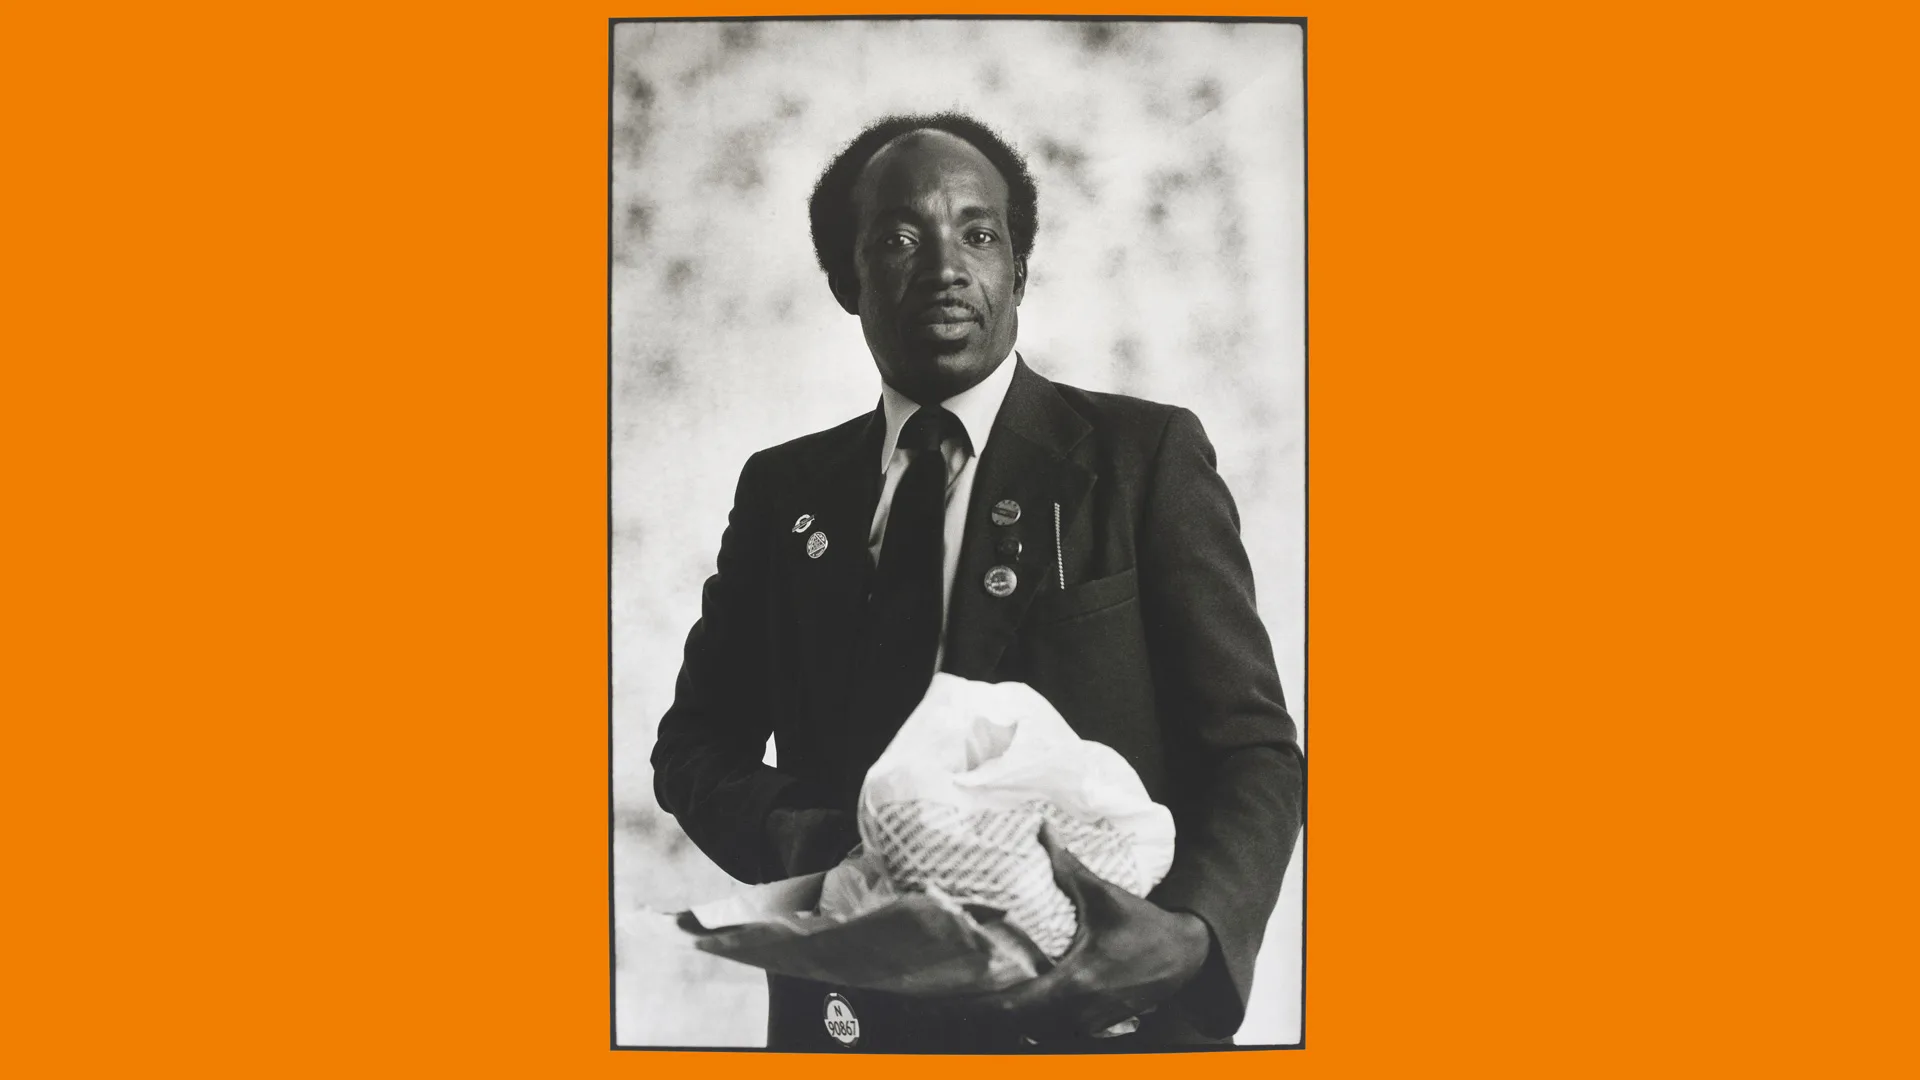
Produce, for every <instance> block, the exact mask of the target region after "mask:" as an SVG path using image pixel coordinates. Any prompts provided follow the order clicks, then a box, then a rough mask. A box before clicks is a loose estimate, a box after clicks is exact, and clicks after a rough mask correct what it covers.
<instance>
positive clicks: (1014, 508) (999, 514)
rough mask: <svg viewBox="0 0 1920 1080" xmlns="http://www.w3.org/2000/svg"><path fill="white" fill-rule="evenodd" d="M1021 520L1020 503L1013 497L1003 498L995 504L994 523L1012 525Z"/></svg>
mask: <svg viewBox="0 0 1920 1080" xmlns="http://www.w3.org/2000/svg"><path fill="white" fill-rule="evenodd" d="M1019 520H1020V504H1019V503H1017V502H1014V501H1013V500H1012V499H1001V500H1000V501H999V502H997V503H994V504H993V523H994V524H995V525H1011V524H1013V523H1014V522H1016V521H1019Z"/></svg>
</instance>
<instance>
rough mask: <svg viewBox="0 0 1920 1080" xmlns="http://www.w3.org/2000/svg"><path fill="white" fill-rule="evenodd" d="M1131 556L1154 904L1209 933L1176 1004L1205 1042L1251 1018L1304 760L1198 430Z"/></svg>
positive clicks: (1156, 474) (1177, 429)
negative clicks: (1156, 728) (1165, 853)
mask: <svg viewBox="0 0 1920 1080" xmlns="http://www.w3.org/2000/svg"><path fill="white" fill-rule="evenodd" d="M1142 530H1143V532H1142V540H1141V545H1140V549H1139V565H1140V580H1141V603H1142V615H1143V616H1144V618H1145V620H1146V624H1147V633H1148V647H1149V654H1150V656H1151V657H1152V663H1153V669H1154V682H1155V692H1156V695H1157V697H1158V708H1159V711H1160V715H1161V716H1162V718H1163V724H1164V728H1165V737H1166V741H1167V758H1168V762H1167V763H1168V766H1169V776H1170V777H1171V778H1173V783H1172V784H1171V785H1170V789H1171V790H1172V791H1173V792H1174V793H1175V794H1174V796H1173V798H1174V802H1175V805H1173V806H1172V807H1170V809H1172V811H1173V814H1174V820H1175V825H1176V828H1177V830H1178V840H1177V842H1176V848H1175V853H1174V861H1173V867H1172V869H1171V870H1170V871H1169V872H1168V874H1167V877H1166V879H1165V880H1163V881H1162V882H1161V883H1160V885H1159V887H1158V888H1156V889H1155V890H1154V892H1153V896H1152V899H1153V900H1154V901H1155V902H1156V903H1158V904H1160V905H1161V906H1162V907H1165V908H1168V909H1171V910H1180V911H1189V912H1192V913H1193V914H1195V915H1198V916H1199V917H1200V918H1201V919H1202V920H1203V921H1205V922H1206V924H1207V926H1208V928H1209V929H1210V930H1211V931H1212V932H1213V941H1214V948H1213V952H1212V955H1211V956H1209V957H1208V960H1207V963H1206V966H1205V968H1204V969H1203V970H1202V972H1201V974H1200V975H1199V976H1198V977H1197V978H1196V979H1195V980H1194V982H1192V983H1190V984H1189V985H1188V986H1187V987H1186V988H1184V989H1183V990H1182V991H1181V992H1180V994H1179V995H1178V997H1177V1002H1178V1004H1180V1005H1181V1006H1182V1011H1184V1012H1185V1013H1186V1014H1187V1015H1188V1016H1189V1018H1190V1019H1191V1020H1192V1021H1193V1022H1194V1024H1195V1025H1196V1026H1197V1027H1198V1028H1200V1030H1201V1031H1202V1032H1204V1033H1205V1034H1207V1035H1209V1036H1214V1037H1224V1036H1227V1035H1230V1034H1232V1033H1233V1032H1234V1031H1235V1030H1237V1029H1238V1028H1239V1026H1240V1023H1241V1021H1242V1020H1243V1019H1244V1018H1245V1016H1246V1007H1247V994H1248V991H1249V990H1250V988H1251V986H1252V982H1253V964H1254V958H1255V956H1256V955H1257V953H1258V952H1259V949H1260V940H1261V937H1262V935H1263V934H1264V933H1265V931H1266V925H1267V920H1268V918H1269V917H1270V916H1271V914H1272V912H1273V907H1274V904H1275V902H1276V901H1277V900H1278V899H1279V895H1280V879H1281V876H1282V875H1283V874H1284V873H1285V871H1286V866H1287V861H1288V859H1289V857H1290V856H1291V855H1292V852H1293V845H1294V841H1295V839H1296V837H1297V836H1298V834H1299V832H1300V827H1301V823H1302V816H1303V814H1304V812H1305V782H1306V775H1305V761H1304V759H1303V758H1302V756H1301V753H1300V748H1299V744H1298V741H1297V738H1296V733H1295V729H1294V724H1293V719H1292V717H1290V716H1288V715H1287V709H1286V704H1285V702H1284V700H1283V699H1282V697H1281V690H1280V676H1279V673H1278V671H1277V670H1276V668H1275V666H1274V659H1273V646H1272V644H1271V642H1270V641H1269V640H1268V637H1267V632H1266V628H1265V627H1264V626H1263V625H1262V624H1261V622H1260V616H1259V613H1258V611H1257V610H1256V609H1255V606H1254V592H1253V569H1252V566H1251V564H1250V563H1249V562H1248V560H1247V552H1246V548H1245V546H1244V545H1243V544H1242V543H1241V539H1240V518H1239V513H1238V511H1237V510H1236V509H1235V507H1234V504H1233V498H1232V496H1231V495H1230V494H1228V492H1227V488H1226V484H1225V483H1224V482H1223V481H1222V480H1221V478H1220V474H1219V472H1218V471H1217V469H1216V468H1215V457H1214V450H1213V445H1212V444H1211V443H1210V442H1209V441H1208V440H1207V436H1206V433H1205V431H1204V430H1202V428H1201V426H1200V421H1199V420H1198V419H1197V418H1196V417H1195V416H1194V415H1193V414H1192V413H1190V412H1187V411H1185V410H1183V409H1176V410H1174V412H1173V415H1172V416H1171V418H1170V419H1169V420H1168V422H1167V425H1166V428H1165V429H1164V431H1163V433H1162V436H1161V445H1160V450H1159V452H1158V454H1157V455H1156V458H1155V463H1154V466H1153V470H1152V481H1151V486H1150V488H1149V489H1148V493H1147V503H1146V506H1145V519H1144V522H1143V525H1142Z"/></svg>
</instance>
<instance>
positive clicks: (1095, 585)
mask: <svg viewBox="0 0 1920 1080" xmlns="http://www.w3.org/2000/svg"><path fill="white" fill-rule="evenodd" d="M609 49H610V56H609V69H608V81H609V87H608V90H609V109H610V114H609V139H608V142H609V145H608V165H609V180H608V183H609V192H608V244H609V256H608V257H609V268H608V290H609V296H608V308H609V310H608V319H609V373H608V378H609V404H608V410H609V415H608V442H609V445H608V453H609V457H610V461H609V469H610V475H609V492H608V499H609V507H608V517H609V521H608V529H609V545H610V549H609V551H610V553H609V557H610V560H611V565H610V567H609V575H610V583H609V587H610V597H611V599H610V612H609V635H610V639H609V648H610V652H611V656H610V672H611V686H610V698H611V721H610V723H611V733H610V738H611V755H612V775H611V777H610V802H611V806H610V816H611V824H610V829H611V848H612V850H611V861H612V865H611V875H612V888H611V897H610V903H611V906H612V910H611V920H610V922H611V926H610V934H611V949H610V958H609V959H610V963H611V965H612V972H611V977H612V987H613V1016H612V1024H613V1045H614V1046H615V1047H616V1048H636V1049H639V1048H681V1049H695V1048H714V1049H738V1050H752V1049H768V1050H775V1051H786V1052H820V1053H881V1054H898V1053H935V1054H1000V1053H1043V1054H1044V1053H1068V1054H1071V1053H1098V1052H1121V1053H1129V1052H1158V1051H1181V1050H1207V1049H1226V1048H1236V1047H1238V1048H1245V1047H1268V1048H1271V1047H1297V1046H1301V1045H1303V1044H1304V1041H1305V1018H1304V1016H1303V1008H1302V1005H1303V1001H1304V999H1305V979H1306V969H1305V960H1304V950H1303V941H1304V925H1305V918H1306V913H1305V903H1304V884H1305V880H1304V879H1305V836H1304V823H1305V814H1306V756H1305V746H1306V711H1307V693H1306V690H1307V687H1306V682H1305V679H1306V648H1307V596H1306V585H1307V551H1306V445H1307V443H1306V433H1307V370H1308V369H1307V327H1306V288H1307V237H1306V198H1307V191H1306V124H1307V115H1306V94H1305V85H1306V79H1305V64H1306V26H1305V23H1304V20H1286V19H1208V20H1201V19H1178V18H1166V19H1094V18H987V17H980V18H961V17H914V18H885V19H850V18H848V19H841V18H783V19H771V18H770V19H636V20H614V21H613V22H612V23H611V24H610V42H609Z"/></svg>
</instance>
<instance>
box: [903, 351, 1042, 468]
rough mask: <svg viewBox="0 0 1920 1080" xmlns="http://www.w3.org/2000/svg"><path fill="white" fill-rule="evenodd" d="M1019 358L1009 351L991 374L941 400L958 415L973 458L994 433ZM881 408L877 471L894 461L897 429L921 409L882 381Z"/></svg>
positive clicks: (946, 407) (917, 404) (943, 404)
mask: <svg viewBox="0 0 1920 1080" xmlns="http://www.w3.org/2000/svg"><path fill="white" fill-rule="evenodd" d="M1019 360H1020V354H1019V353H1018V352H1010V353H1008V354H1007V358H1006V359H1005V360H1002V361H1000V366H999V367H997V368H994V369H993V374H991V375H989V376H987V377H986V378H984V379H982V380H980V382H979V383H977V384H975V385H974V386H971V387H969V388H967V389H966V390H962V391H961V392H960V393H958V394H955V395H953V396H952V397H950V398H948V399H947V400H945V401H943V402H941V403H940V406H941V408H944V409H946V410H947V411H948V412H950V413H952V414H953V415H955V416H957V417H959V418H960V425H961V426H962V427H964V428H966V429H967V438H968V439H969V440H971V441H972V443H973V456H974V457H976V458H977V457H979V456H980V455H981V454H984V453H986V452H987V437H988V436H989V435H991V434H992V433H993V421H994V418H995V417H997V416H999V415H1000V405H1001V403H1002V402H1004V401H1005V400H1006V399H1007V390H1008V389H1009V388H1011V387H1012V386H1013V369H1014V366H1015V365H1016V364H1017V363H1019ZM880 408H881V410H882V411H884V412H885V413H886V414H887V437H886V440H885V441H884V442H882V443H881V444H880V471H881V472H886V471H887V463H888V462H890V461H892V460H893V446H894V443H896V442H898V441H899V440H900V429H901V428H903V427H905V426H906V424H907V420H908V418H909V417H911V416H913V414H914V413H916V412H919V411H920V405H919V403H918V402H916V401H914V400H913V399H912V398H910V397H908V396H907V395H905V394H903V393H901V392H900V391H898V390H895V389H894V388H893V387H891V386H888V385H887V384H886V382H885V381H884V380H883V381H882V382H881V383H880Z"/></svg>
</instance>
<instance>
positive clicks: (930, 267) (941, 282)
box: [924, 236, 970, 289]
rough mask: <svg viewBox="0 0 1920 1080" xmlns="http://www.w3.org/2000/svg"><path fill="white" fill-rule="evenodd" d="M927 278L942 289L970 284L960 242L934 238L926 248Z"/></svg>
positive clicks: (943, 237) (925, 270)
mask: <svg viewBox="0 0 1920 1080" xmlns="http://www.w3.org/2000/svg"><path fill="white" fill-rule="evenodd" d="M924 252H925V255H926V263H925V267H924V272H925V276H926V277H927V278H928V279H929V280H931V281H932V283H934V284H936V285H938V286H939V287H940V288H942V289H949V288H953V287H955V286H959V285H966V284H969V283H970V278H969V276H968V273H967V264H966V258H965V253H964V251H963V250H962V248H961V245H960V242H959V241H958V240H957V239H955V238H953V237H948V236H933V237H930V238H929V239H928V241H927V244H926V247H925V248H924Z"/></svg>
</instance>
